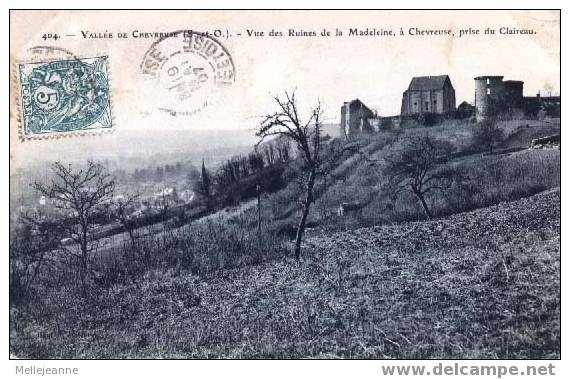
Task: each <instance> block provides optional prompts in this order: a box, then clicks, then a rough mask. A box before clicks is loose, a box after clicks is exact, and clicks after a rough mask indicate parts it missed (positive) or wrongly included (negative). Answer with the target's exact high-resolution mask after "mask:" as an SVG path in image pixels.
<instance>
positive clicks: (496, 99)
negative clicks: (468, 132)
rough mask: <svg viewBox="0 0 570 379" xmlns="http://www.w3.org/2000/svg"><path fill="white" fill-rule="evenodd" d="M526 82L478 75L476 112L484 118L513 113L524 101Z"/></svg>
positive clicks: (478, 118) (476, 81)
mask: <svg viewBox="0 0 570 379" xmlns="http://www.w3.org/2000/svg"><path fill="white" fill-rule="evenodd" d="M523 86H524V82H522V81H520V80H506V81H503V76H490V75H487V76H478V77H476V78H475V114H476V116H477V120H484V119H486V118H489V117H494V116H497V115H499V114H504V113H512V112H513V111H514V110H516V109H520V108H521V107H522V103H523Z"/></svg>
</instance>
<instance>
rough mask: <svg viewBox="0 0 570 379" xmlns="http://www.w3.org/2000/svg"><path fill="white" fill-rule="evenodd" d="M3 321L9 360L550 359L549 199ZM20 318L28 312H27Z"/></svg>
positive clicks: (334, 237)
mask: <svg viewBox="0 0 570 379" xmlns="http://www.w3.org/2000/svg"><path fill="white" fill-rule="evenodd" d="M304 247H305V254H304V258H303V260H302V262H301V263H300V264H297V263H295V262H294V261H293V260H292V259H290V258H281V259H273V260H270V261H268V262H264V263H261V264H254V265H251V264H250V265H246V266H243V267H238V268H233V269H226V270H222V271H218V272H216V273H212V274H210V275H202V276H200V277H199V276H196V275H194V274H192V273H191V272H190V271H187V270H182V269H154V270H152V271H149V272H147V273H146V274H145V275H144V276H143V277H141V279H140V280H139V281H138V282H137V283H136V284H134V285H133V284H127V283H124V284H116V285H113V286H110V287H108V288H106V289H99V290H98V291H96V292H94V293H93V297H92V298H90V299H89V300H85V299H82V298H81V297H72V296H70V295H69V293H68V292H66V291H65V289H64V288H61V289H60V290H57V289H56V290H55V291H54V290H51V291H49V292H48V291H46V292H45V293H42V291H41V290H40V291H39V292H38V293H37V294H36V297H35V299H34V301H31V302H29V303H28V304H27V305H22V306H19V307H12V308H11V325H10V333H11V339H10V343H11V345H10V351H11V353H12V354H13V355H14V356H17V357H21V358H120V357H123V358H143V357H152V358H219V357H222V358H301V357H303V358H338V357H342V358H505V359H506V358H509V359H513V358H526V359H533V358H551V359H555V358H559V357H560V192H559V190H558V189H554V190H549V191H546V192H542V193H540V194H537V195H534V196H531V197H528V198H524V199H521V200H518V201H514V202H505V203H501V204H498V205H495V206H491V207H488V208H485V209H480V210H476V211H473V212H468V213H462V214H457V215H454V216H451V217H448V218H442V219H438V220H435V221H429V222H428V221H426V222H409V223H401V224H397V225H392V226H378V227H372V228H360V229H356V230H350V231H345V232H337V233H332V234H327V233H323V232H322V231H319V230H313V231H311V232H310V233H309V236H308V238H307V240H306V243H305V246H304ZM25 307H29V308H25Z"/></svg>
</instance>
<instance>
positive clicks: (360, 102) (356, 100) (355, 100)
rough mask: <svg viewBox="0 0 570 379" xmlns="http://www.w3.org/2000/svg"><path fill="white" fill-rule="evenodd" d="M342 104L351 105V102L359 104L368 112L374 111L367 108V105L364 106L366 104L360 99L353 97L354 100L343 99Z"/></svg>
mask: <svg viewBox="0 0 570 379" xmlns="http://www.w3.org/2000/svg"><path fill="white" fill-rule="evenodd" d="M344 104H351V105H352V104H360V106H362V107H363V108H365V109H366V110H367V111H368V112H370V113H374V112H372V110H370V108H368V107H367V106H366V104H364V103H363V102H362V101H361V100H360V99H354V100H351V101H345V103H344Z"/></svg>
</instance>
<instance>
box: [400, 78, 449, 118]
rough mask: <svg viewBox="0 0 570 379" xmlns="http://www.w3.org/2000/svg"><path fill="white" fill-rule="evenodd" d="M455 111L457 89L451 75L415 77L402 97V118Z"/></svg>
mask: <svg viewBox="0 0 570 379" xmlns="http://www.w3.org/2000/svg"><path fill="white" fill-rule="evenodd" d="M454 111H455V89H454V88H453V84H451V79H450V78H449V75H439V76H418V77H413V78H412V81H411V82H410V85H409V86H408V89H407V90H406V91H404V94H403V96H402V109H401V112H400V113H401V115H402V116H413V115H421V114H427V113H431V114H448V113H451V112H454Z"/></svg>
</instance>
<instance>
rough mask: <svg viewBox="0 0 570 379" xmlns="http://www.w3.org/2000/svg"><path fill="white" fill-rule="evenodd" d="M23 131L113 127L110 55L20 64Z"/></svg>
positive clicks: (39, 132)
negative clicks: (109, 70)
mask: <svg viewBox="0 0 570 379" xmlns="http://www.w3.org/2000/svg"><path fill="white" fill-rule="evenodd" d="M18 76H19V80H20V112H21V114H20V117H21V135H22V137H23V138H33V137H35V136H43V135H47V134H52V133H70V132H82V131H92V130H96V129H110V128H112V126H113V125H112V118H111V99H110V90H109V74H108V62H107V57H105V56H101V57H94V58H82V59H79V58H74V59H69V60H57V61H52V62H37V63H23V64H19V65H18Z"/></svg>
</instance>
